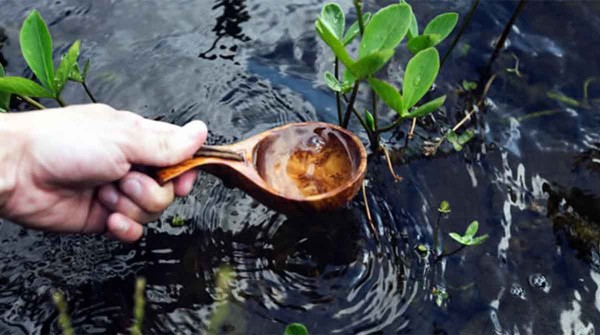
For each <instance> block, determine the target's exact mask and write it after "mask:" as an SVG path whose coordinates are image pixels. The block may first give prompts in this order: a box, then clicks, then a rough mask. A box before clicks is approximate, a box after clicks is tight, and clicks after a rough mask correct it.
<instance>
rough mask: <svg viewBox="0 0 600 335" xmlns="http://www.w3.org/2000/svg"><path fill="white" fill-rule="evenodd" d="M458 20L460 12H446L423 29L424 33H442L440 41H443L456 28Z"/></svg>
mask: <svg viewBox="0 0 600 335" xmlns="http://www.w3.org/2000/svg"><path fill="white" fill-rule="evenodd" d="M457 22H458V14H457V13H453V12H450V13H444V14H440V15H438V16H436V17H434V18H433V19H432V20H431V21H429V23H428V24H427V27H425V30H423V35H425V34H438V35H440V42H441V41H443V40H444V39H445V38H446V37H448V35H450V33H451V32H452V30H453V29H454V27H455V26H456V23H457ZM438 43H439V42H438Z"/></svg>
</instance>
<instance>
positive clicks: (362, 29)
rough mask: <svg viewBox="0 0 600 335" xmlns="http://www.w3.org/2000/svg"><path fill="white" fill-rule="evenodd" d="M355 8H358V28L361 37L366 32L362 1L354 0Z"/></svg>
mask: <svg viewBox="0 0 600 335" xmlns="http://www.w3.org/2000/svg"><path fill="white" fill-rule="evenodd" d="M354 8H356V15H358V28H359V29H360V37H362V36H363V35H364V34H365V22H364V21H363V15H362V1H361V0H354Z"/></svg>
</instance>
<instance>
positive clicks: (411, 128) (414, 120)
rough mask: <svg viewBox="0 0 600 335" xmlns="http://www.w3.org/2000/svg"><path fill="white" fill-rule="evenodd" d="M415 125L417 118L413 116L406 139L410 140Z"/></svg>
mask: <svg viewBox="0 0 600 335" xmlns="http://www.w3.org/2000/svg"><path fill="white" fill-rule="evenodd" d="M416 126H417V118H414V119H413V120H412V125H411V126H410V131H409V132H408V139H409V140H412V138H413V136H414V134H415V127H416Z"/></svg>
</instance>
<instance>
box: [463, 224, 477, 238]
mask: <svg viewBox="0 0 600 335" xmlns="http://www.w3.org/2000/svg"><path fill="white" fill-rule="evenodd" d="M477 229H479V222H477V221H473V222H471V224H470V225H469V227H468V228H467V230H466V231H465V235H464V236H465V237H469V238H472V237H473V236H475V234H477Z"/></svg>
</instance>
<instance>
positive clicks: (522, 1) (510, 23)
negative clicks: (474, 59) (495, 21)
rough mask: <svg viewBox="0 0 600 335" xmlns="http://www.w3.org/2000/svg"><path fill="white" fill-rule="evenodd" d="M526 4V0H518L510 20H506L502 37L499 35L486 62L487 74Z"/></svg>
mask: <svg viewBox="0 0 600 335" xmlns="http://www.w3.org/2000/svg"><path fill="white" fill-rule="evenodd" d="M526 3H527V0H519V4H518V5H517V8H515V11H514V12H513V15H512V16H511V17H510V20H508V22H507V23H506V26H504V30H503V31H502V35H500V38H499V39H498V42H497V43H496V48H495V49H494V53H493V54H492V56H491V57H490V60H489V61H488V65H487V73H489V72H490V70H491V69H492V64H493V63H494V61H496V58H498V55H499V54H500V51H502V48H504V42H506V39H507V38H508V35H509V34H510V30H511V28H512V26H513V25H514V24H515V21H516V20H517V17H518V16H519V14H521V11H522V10H523V8H524V7H525V4H526Z"/></svg>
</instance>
